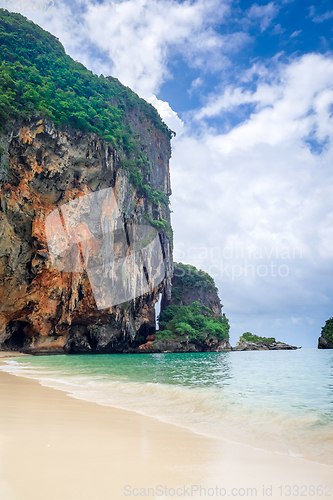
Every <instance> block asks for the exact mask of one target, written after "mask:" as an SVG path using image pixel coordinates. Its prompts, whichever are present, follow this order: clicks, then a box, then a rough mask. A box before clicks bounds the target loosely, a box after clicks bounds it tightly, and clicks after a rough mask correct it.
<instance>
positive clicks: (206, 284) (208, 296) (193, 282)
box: [162, 262, 222, 317]
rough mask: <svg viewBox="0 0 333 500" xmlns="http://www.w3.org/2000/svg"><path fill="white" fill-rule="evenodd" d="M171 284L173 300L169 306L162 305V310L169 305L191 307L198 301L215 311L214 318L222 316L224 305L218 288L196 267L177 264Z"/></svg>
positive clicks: (169, 302) (209, 277)
mask: <svg viewBox="0 0 333 500" xmlns="http://www.w3.org/2000/svg"><path fill="white" fill-rule="evenodd" d="M171 282H172V290H171V299H170V300H169V301H168V302H167V304H162V310H163V309H164V308H165V307H166V306H167V305H180V306H189V305H190V304H193V302H196V301H198V302H200V304H201V305H203V306H205V307H208V308H209V309H211V310H212V311H213V317H217V316H221V314H222V304H221V301H220V298H219V296H218V293H217V288H216V286H215V283H214V280H213V278H212V277H211V276H209V275H208V274H207V273H204V272H200V271H198V269H196V268H195V267H194V266H191V265H186V264H182V263H177V262H175V263H174V274H173V276H172V280H171Z"/></svg>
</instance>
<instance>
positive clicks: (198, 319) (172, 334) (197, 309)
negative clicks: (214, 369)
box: [156, 302, 230, 342]
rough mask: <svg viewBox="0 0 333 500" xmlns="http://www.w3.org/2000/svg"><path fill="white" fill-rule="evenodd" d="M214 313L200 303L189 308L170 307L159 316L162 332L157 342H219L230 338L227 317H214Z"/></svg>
mask: <svg viewBox="0 0 333 500" xmlns="http://www.w3.org/2000/svg"><path fill="white" fill-rule="evenodd" d="M212 314H213V312H212V311H211V309H209V308H208V307H205V306H202V305H201V304H200V303H199V302H193V304H191V305H189V306H177V305H172V306H168V307H166V308H165V309H164V311H162V312H161V314H160V316H159V325H160V329H161V330H160V331H158V332H157V333H156V340H162V339H165V338H179V339H180V340H188V341H197V342H204V341H205V340H206V339H207V338H208V337H215V338H216V339H217V340H218V341H220V340H224V339H228V338H229V329H230V325H229V321H228V319H227V318H226V317H225V316H219V317H218V318H213V317H212Z"/></svg>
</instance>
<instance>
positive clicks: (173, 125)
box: [148, 95, 184, 137]
mask: <svg viewBox="0 0 333 500" xmlns="http://www.w3.org/2000/svg"><path fill="white" fill-rule="evenodd" d="M148 101H149V102H150V103H151V104H152V105H153V106H155V108H156V109H157V111H158V112H159V114H160V116H161V118H162V119H163V121H164V122H165V123H166V124H167V125H168V127H169V128H170V129H171V130H173V132H176V134H177V137H180V136H181V135H182V133H183V129H184V122H183V121H182V120H181V119H180V118H179V116H178V115H177V113H176V112H175V111H174V110H173V109H172V108H171V106H170V104H169V103H168V102H166V101H161V100H160V99H157V97H156V96H155V95H153V96H152V97H151V98H150V99H148Z"/></svg>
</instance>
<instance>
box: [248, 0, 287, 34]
mask: <svg viewBox="0 0 333 500" xmlns="http://www.w3.org/2000/svg"><path fill="white" fill-rule="evenodd" d="M279 10H280V7H279V6H278V5H276V4H275V3H274V2H270V3H268V4H267V5H258V4H257V3H255V4H253V5H252V7H251V8H250V10H249V13H248V18H249V19H250V20H251V21H258V22H259V24H260V30H261V32H263V31H265V30H266V29H267V28H268V26H269V25H270V24H271V22H272V20H273V19H274V18H275V17H276V16H277V14H278V12H279Z"/></svg>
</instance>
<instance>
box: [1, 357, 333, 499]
mask: <svg viewBox="0 0 333 500" xmlns="http://www.w3.org/2000/svg"><path fill="white" fill-rule="evenodd" d="M10 357H16V355H15V356H11V355H10ZM1 358H2V359H1V360H0V363H1V362H2V360H3V358H4V356H1ZM1 364H2V363H1ZM0 393H1V398H0V409H1V412H0V422H1V425H0V446H1V448H0V449H1V456H2V460H1V468H0V493H2V495H1V498H4V499H6V500H32V499H34V500H45V499H46V498H47V499H48V500H93V499H94V500H95V499H96V500H104V499H105V500H109V499H111V498H112V499H116V500H118V499H121V498H128V497H129V498H134V497H135V496H139V495H135V493H136V490H134V489H133V488H139V489H138V490H137V492H138V493H140V488H144V489H145V491H144V490H142V491H141V493H145V495H141V497H142V496H143V497H145V496H146V497H150V498H167V496H172V495H165V494H164V495H161V494H160V493H161V490H157V489H156V488H157V486H159V485H160V486H163V487H167V488H168V489H169V490H170V491H169V490H167V492H168V491H169V493H170V492H171V493H172V489H176V488H180V487H183V486H184V487H188V486H191V485H194V486H198V487H199V486H201V487H202V488H204V487H205V488H206V493H207V491H208V489H209V488H211V491H210V493H212V491H213V490H212V488H213V489H214V488H216V487H218V488H219V489H218V490H216V492H217V493H218V495H216V492H215V494H214V495H208V494H207V495H206V497H209V496H211V497H213V498H215V497H218V496H224V495H221V494H219V493H221V492H222V493H223V492H224V490H225V491H226V496H229V495H230V494H231V491H232V489H233V488H234V492H235V488H236V489H237V488H238V490H239V491H240V493H242V492H243V490H242V489H244V491H247V489H253V488H255V489H256V492H257V494H256V495H252V496H256V498H264V497H266V496H270V497H271V498H281V494H280V493H281V491H282V493H283V492H284V491H285V489H284V488H285V487H288V485H289V486H290V485H292V486H297V485H298V486H301V485H304V486H306V487H307V488H310V486H311V485H313V486H316V488H317V487H319V486H320V485H321V486H325V487H327V488H328V487H331V490H330V495H331V496H333V484H332V469H331V468H330V467H329V466H326V465H321V464H316V463H312V462H308V461H306V460H304V459H298V458H293V457H288V456H284V455H279V454H274V453H271V452H266V451H261V450H259V449H255V448H252V447H249V446H247V445H245V444H244V445H243V444H239V443H233V442H228V441H227V440H225V441H222V440H219V439H214V438H209V437H206V436H203V435H199V434H196V433H193V432H192V431H190V430H189V429H186V428H182V427H178V426H175V425H172V424H168V423H164V422H162V421H160V420H158V419H156V418H154V417H149V416H144V415H142V414H139V413H136V412H134V411H130V410H121V409H118V408H114V407H109V406H102V405H99V404H97V403H93V402H87V401H84V400H80V399H77V398H73V397H68V395H67V394H66V393H65V392H64V391H60V390H57V389H53V388H50V387H45V386H42V385H41V384H40V383H39V382H38V381H37V380H33V379H29V378H25V377H22V376H17V375H11V374H8V373H6V372H2V371H1V372H0ZM265 485H266V486H265ZM263 486H264V492H266V493H267V494H265V495H263ZM280 486H282V488H283V489H282V490H280V489H279V487H280ZM126 487H127V489H125V488H126ZM148 488H151V490H150V494H149V495H148ZM265 488H266V489H265ZM267 488H268V489H267ZM269 488H272V495H270V494H269V492H270V490H269ZM153 490H154V493H155V495H152V493H153ZM185 491H186V490H185ZM251 491H252V490H251ZM253 491H254V490H253ZM309 491H310V490H309ZM309 491H308V495H309ZM318 491H320V490H318ZM180 492H181V490H179V493H180ZM189 492H190V493H192V491H191V490H189ZM164 493H165V491H164ZM183 493H184V491H183ZM201 493H203V489H202V491H201ZM199 494H200V490H198V491H195V488H194V491H193V495H185V496H190V498H203V497H204V495H201V496H200V495H199ZM233 496H235V495H233ZM239 496H242V494H240V495H239ZM173 497H174V498H183V497H184V495H183V494H182V495H179V496H177V495H174V496H173ZM315 498H316V496H315Z"/></svg>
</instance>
